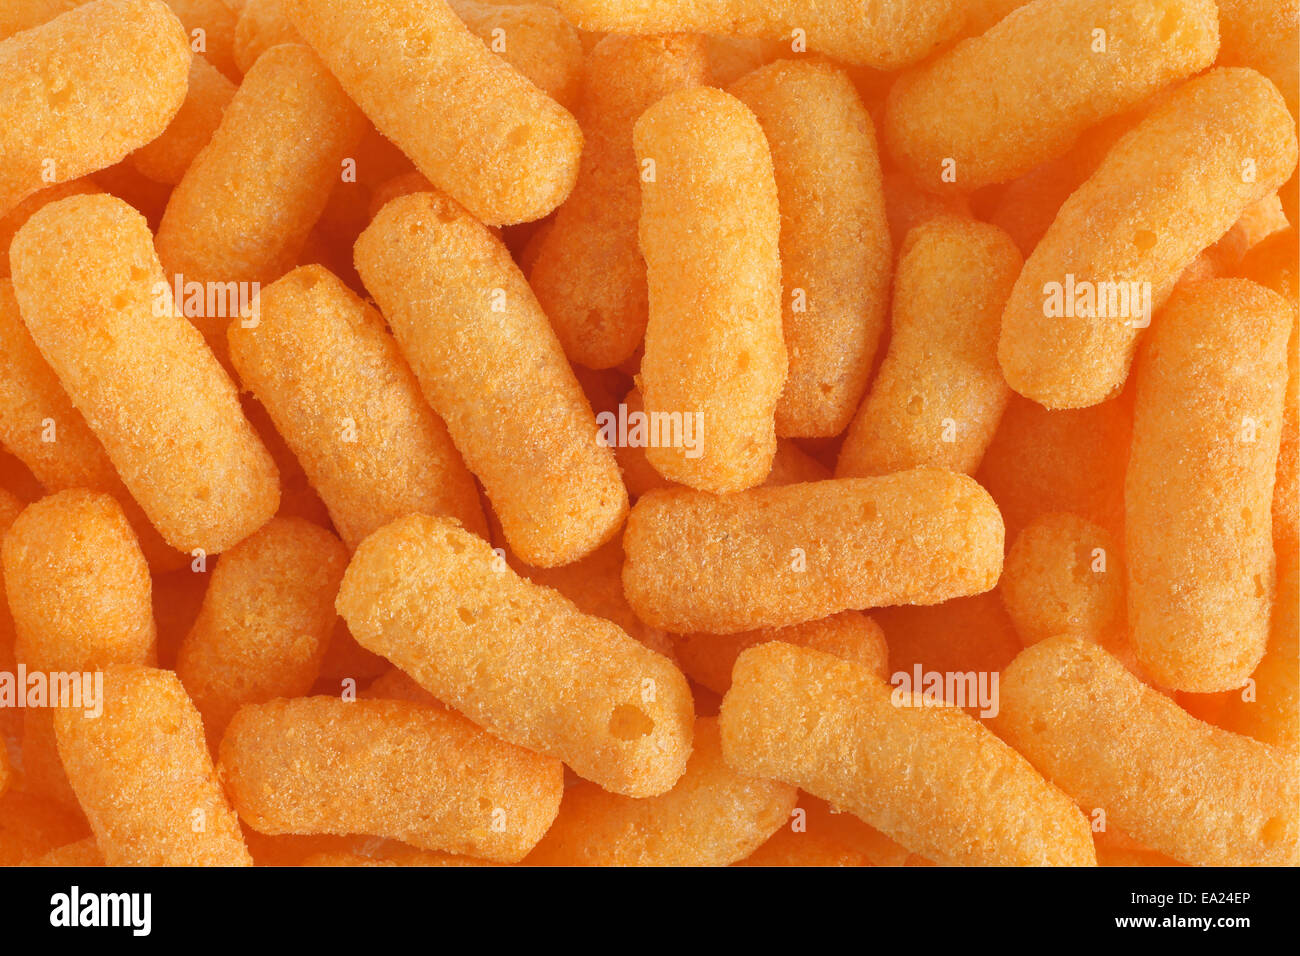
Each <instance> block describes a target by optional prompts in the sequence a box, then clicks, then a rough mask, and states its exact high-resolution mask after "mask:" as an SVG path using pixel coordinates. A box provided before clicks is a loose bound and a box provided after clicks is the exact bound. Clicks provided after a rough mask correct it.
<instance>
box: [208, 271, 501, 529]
mask: <svg viewBox="0 0 1300 956" xmlns="http://www.w3.org/2000/svg"><path fill="white" fill-rule="evenodd" d="M258 318H259V321H258V323H257V324H256V325H255V326H253V327H251V328H249V327H247V326H245V325H244V324H243V323H241V322H233V323H231V325H230V329H229V332H228V333H227V334H228V336H229V341H230V358H231V361H232V362H233V363H234V366H235V369H236V370H237V371H238V373H239V378H240V381H241V382H243V384H244V385H245V386H246V387H248V388H250V389H252V391H253V394H254V395H256V396H257V398H258V399H259V400H260V401H261V402H262V404H263V405H264V406H265V407H266V409H267V412H268V414H269V415H270V417H271V420H272V421H273V422H274V423H275V427H276V430H277V431H278V432H279V434H281V435H283V436H284V440H285V442H286V443H287V444H288V445H289V447H290V448H291V449H292V450H293V453H294V455H295V456H296V458H297V460H298V461H299V462H301V463H302V467H303V470H304V471H305V472H306V474H307V477H308V479H309V480H310V481H311V484H312V486H313V487H314V488H315V489H316V490H317V491H318V492H319V493H320V495H321V498H322V499H323V500H324V502H325V505H326V507H327V508H328V509H329V514H330V518H331V519H332V520H333V522H334V527H335V528H337V529H338V532H339V535H340V537H342V538H343V540H344V541H345V542H346V543H347V545H348V547H349V549H351V548H355V547H356V546H357V545H358V544H360V543H361V541H362V539H363V538H365V536H366V535H368V534H370V532H372V531H374V530H376V529H378V528H380V527H382V526H383V525H385V524H387V523H388V522H389V521H392V520H393V519H394V518H400V517H401V516H402V515H406V514H411V513H412V512H417V511H418V512H424V513H428V514H445V515H450V516H452V517H454V518H458V519H460V521H461V522H462V523H463V524H464V525H465V526H466V527H467V528H469V529H470V530H471V531H473V532H475V533H476V534H481V535H484V536H486V535H487V524H486V522H485V521H484V520H483V511H482V508H481V507H480V505H479V498H478V489H477V488H475V486H474V479H473V477H472V476H471V475H470V473H469V471H468V469H466V467H465V463H464V462H463V461H461V458H460V453H459V452H458V451H456V447H455V446H454V445H453V444H452V441H451V438H450V436H448V434H447V427H446V426H445V425H444V424H443V423H442V421H441V420H440V419H439V418H438V416H437V415H435V414H434V412H433V410H432V409H431V408H429V406H428V404H427V403H426V402H425V400H424V396H423V395H421V394H420V386H419V383H418V382H417V381H416V380H415V376H414V375H413V374H412V372H411V370H410V368H408V367H407V365H406V362H405V361H404V360H403V359H402V356H401V353H400V352H399V351H398V348H397V343H396V342H395V341H394V340H393V337H392V336H391V335H389V334H388V331H387V329H385V327H384V320H383V318H382V317H381V316H380V315H379V313H378V312H376V311H375V310H374V309H373V308H371V307H370V306H368V305H367V304H366V303H364V302H363V301H362V300H361V299H360V298H358V297H357V295H356V294H355V293H354V292H352V290H350V289H349V288H348V287H347V286H345V285H344V284H343V283H342V282H341V281H340V280H339V279H338V278H337V277H336V276H334V275H333V273H331V272H329V271H328V270H327V269H325V268H323V267H321V266H305V267H302V268H299V269H295V270H293V271H292V272H290V273H289V274H288V275H286V276H284V278H282V279H280V280H279V281H277V282H275V283H273V284H272V285H270V286H267V287H266V288H265V289H263V290H262V291H261V297H260V299H259V303H258Z"/></svg>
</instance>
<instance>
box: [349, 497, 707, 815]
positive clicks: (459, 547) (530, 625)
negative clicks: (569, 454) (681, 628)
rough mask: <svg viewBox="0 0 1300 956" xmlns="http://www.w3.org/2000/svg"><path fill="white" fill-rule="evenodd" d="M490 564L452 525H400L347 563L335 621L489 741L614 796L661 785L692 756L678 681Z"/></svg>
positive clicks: (611, 631) (540, 590)
mask: <svg viewBox="0 0 1300 956" xmlns="http://www.w3.org/2000/svg"><path fill="white" fill-rule="evenodd" d="M498 562H499V559H498V558H497V557H496V555H495V554H494V553H493V551H492V549H491V547H490V546H489V545H488V543H487V542H486V541H484V540H482V539H481V538H477V537H475V536H474V535H471V534H469V533H468V532H466V531H464V530H463V529H461V528H460V527H459V526H458V525H457V524H456V523H455V522H453V521H450V520H448V519H446V518H431V517H428V516H426V515H412V516H410V517H407V518H399V519H398V520H397V521H394V522H393V523H392V524H390V525H387V526H386V527H384V528H381V529H380V530H379V531H377V532H375V533H374V534H372V535H371V536H370V537H369V538H367V539H366V540H365V541H364V542H363V543H362V545H361V547H360V548H358V549H357V551H356V554H354V555H353V557H352V563H351V564H349V565H348V570H347V573H346V574H345V575H344V578H343V586H342V588H341V589H340V590H339V596H338V602H337V606H338V609H339V613H340V614H342V615H343V618H344V620H346V621H347V623H348V627H349V628H350V629H351V631H352V634H353V636H355V637H356V639H357V641H358V642H359V643H360V644H361V645H362V646H363V647H365V648H367V649H368V650H371V651H374V652H375V653H376V654H382V655H383V656H384V657H387V658H388V659H389V660H390V661H392V662H393V663H394V664H396V665H397V666H398V667H400V668H402V669H403V670H404V671H406V672H407V673H408V674H410V675H411V676H412V677H414V678H415V679H416V681H417V682H419V684H420V685H421V686H422V687H423V688H424V689H425V690H427V691H428V692H429V693H431V694H433V696H434V697H436V698H438V699H439V700H441V701H443V702H444V703H447V704H450V705H451V706H452V707H455V708H456V709H457V710H459V711H460V712H461V713H463V714H465V715H466V716H468V717H469V718H470V719H472V720H474V721H475V722H476V723H478V724H480V725H481V726H483V727H485V728H486V729H488V730H490V731H491V732H493V733H495V734H497V735H498V736H499V737H501V738H503V739H505V740H509V741H512V742H514V743H517V744H519V745H521V746H525V747H528V748H530V749H533V750H537V751H539V752H541V753H545V754H550V755H552V756H555V757H559V758H560V759H562V760H563V761H564V762H565V763H566V764H568V765H569V766H570V767H571V768H573V770H574V772H575V773H577V774H579V775H581V776H583V777H586V778H587V779H589V780H593V781H595V782H596V783H599V784H600V785H601V786H602V787H604V788H605V789H606V790H611V791H613V792H614V793H622V794H626V795H627V796H633V797H649V796H654V795H655V794H659V793H663V792H665V791H667V790H669V789H671V788H672V786H673V784H674V783H676V782H677V779H678V778H679V777H680V776H681V775H682V772H683V770H684V768H685V765H686V758H687V756H688V754H689V753H690V748H691V726H692V723H691V722H692V704H691V693H690V689H689V687H688V686H687V683H686V678H685V677H683V676H682V674H681V672H680V671H678V670H677V668H675V667H674V666H673V665H672V664H671V663H670V662H669V661H668V660H667V659H666V658H664V657H663V656H662V655H660V654H657V653H655V652H654V651H652V650H650V649H648V648H646V647H643V646H642V645H641V644H639V643H637V642H636V641H634V640H633V639H632V638H630V637H628V635H627V634H625V633H624V632H623V631H622V630H620V629H619V628H618V627H617V626H616V625H614V624H612V623H610V622H609V621H605V620H603V619H601V618H596V617H590V616H588V615H586V614H583V613H582V612H580V611H579V610H578V609H577V608H576V607H574V606H573V604H571V603H570V602H569V601H568V600H567V599H565V598H564V597H562V596H561V595H560V594H558V593H557V592H555V591H552V590H551V589H550V588H545V587H540V586H538V585H536V584H532V583H530V582H528V581H526V580H524V579H523V578H520V577H519V576H518V575H516V574H515V573H514V572H513V571H511V570H509V568H508V567H506V566H505V565H504V562H500V563H498Z"/></svg>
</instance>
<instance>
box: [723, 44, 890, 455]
mask: <svg viewBox="0 0 1300 956" xmlns="http://www.w3.org/2000/svg"><path fill="white" fill-rule="evenodd" d="M730 91H731V93H733V94H734V95H735V96H736V97H738V98H739V99H740V100H741V102H743V103H744V104H745V105H746V106H748V107H749V108H750V109H751V110H753V111H754V115H755V116H757V117H758V122H759V123H760V125H761V126H762V127H763V132H764V134H766V137H767V142H768V146H769V148H770V149H771V152H772V168H773V171H774V173H775V176H776V189H777V195H778V197H779V199H780V210H781V241H780V251H781V284H782V288H783V298H782V305H781V310H782V321H783V326H784V336H785V344H786V348H787V350H788V352H789V364H790V370H789V375H788V376H787V378H786V382H785V391H784V392H782V393H781V399H780V401H779V402H778V403H777V406H776V431H777V434H778V435H782V436H788V437H827V436H830V435H838V434H839V433H840V432H842V431H843V430H844V429H845V427H846V426H847V425H848V423H849V420H850V419H851V418H852V417H853V413H854V411H856V410H857V407H858V403H859V402H860V401H861V399H862V395H863V393H864V392H865V391H866V388H867V377H868V375H869V374H870V372H871V363H872V359H873V358H874V356H875V352H876V344H877V342H878V340H879V338H880V332H881V328H882V327H883V325H884V321H885V310H886V306H887V305H888V299H889V273H890V267H891V265H892V264H893V253H892V250H891V246H890V241H889V227H888V221H887V219H886V217H885V198H884V187H883V185H882V180H881V175H880V159H879V157H878V156H877V153H876V136H875V132H874V130H873V129H872V125H871V117H870V116H868V115H867V111H866V108H865V107H864V106H863V105H862V101H861V100H860V99H858V94H857V91H856V90H855V89H854V88H853V84H852V83H851V82H850V81H849V78H848V76H847V75H846V74H845V73H844V72H843V71H841V70H837V69H836V68H834V67H833V66H831V65H829V64H826V63H816V62H798V61H793V60H781V61H778V62H776V63H773V64H772V65H771V66H766V67H763V68H762V69H760V70H757V71H755V72H754V73H751V74H750V75H748V76H746V77H745V78H744V79H742V80H740V81H739V82H737V83H735V84H733V85H732V86H731V88H730Z"/></svg>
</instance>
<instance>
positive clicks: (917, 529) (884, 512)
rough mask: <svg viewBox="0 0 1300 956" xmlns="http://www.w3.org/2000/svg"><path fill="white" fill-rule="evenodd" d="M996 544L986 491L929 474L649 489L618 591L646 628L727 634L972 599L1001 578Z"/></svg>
mask: <svg viewBox="0 0 1300 956" xmlns="http://www.w3.org/2000/svg"><path fill="white" fill-rule="evenodd" d="M1002 547H1003V542H1002V519H1001V518H1000V517H999V516H998V511H997V507H996V506H995V505H994V504H993V499H992V498H990V497H989V496H988V493H987V492H985V491H984V489H983V488H981V487H979V485H977V484H975V482H974V481H972V480H971V479H970V478H968V477H966V476H965V475H957V474H953V473H951V472H945V471H940V470H938V469H931V468H917V469H914V470H912V471H905V472H899V473H897V474H893V475H884V476H882V477H879V478H844V479H837V480H834V481H817V482H807V483H804V484H798V485H788V486H785V487H782V488H756V489H753V490H751V491H747V492H742V493H740V494H735V495H727V496H723V497H719V496H716V495H708V494H703V493H701V492H693V491H685V490H670V491H654V492H651V493H650V494H648V495H645V496H644V497H643V498H641V500H640V501H638V502H637V503H636V507H635V508H633V509H632V514H631V515H630V517H629V518H628V524H627V531H626V533H625V534H624V536H623V548H624V550H625V551H626V553H627V562H626V564H624V566H623V589H624V591H625V592H626V593H627V600H628V603H629V604H630V605H632V610H634V611H635V612H636V613H637V616H639V617H640V618H641V619H642V620H643V621H645V622H646V623H648V624H651V625H653V626H655V627H660V628H663V629H664V630H666V631H671V632H673V633H677V634H681V633H686V632H689V631H706V632H708V633H711V634H734V633H735V632H736V631H747V630H752V629H754V628H760V627H783V626H785V625H788V624H801V623H803V622H804V621H813V620H817V619H818V618H823V617H829V616H830V615H832V614H835V613H837V612H839V611H845V610H863V609H865V608H872V607H881V606H884V605H889V604H938V603H940V602H942V601H946V600H948V599H950V598H954V597H961V596H963V595H967V594H978V593H980V592H982V591H987V590H989V589H990V588H992V587H993V585H994V584H995V583H996V582H997V578H998V574H999V572H1001V570H1002ZM682 581H690V582H691V587H689V588H683V587H681V582H682Z"/></svg>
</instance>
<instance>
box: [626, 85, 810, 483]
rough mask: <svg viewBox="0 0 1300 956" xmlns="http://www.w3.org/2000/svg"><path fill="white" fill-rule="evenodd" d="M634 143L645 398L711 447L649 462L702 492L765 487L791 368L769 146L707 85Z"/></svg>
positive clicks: (665, 105)
mask: <svg viewBox="0 0 1300 956" xmlns="http://www.w3.org/2000/svg"><path fill="white" fill-rule="evenodd" d="M633 143H634V145H635V147H636V156H637V162H638V164H639V168H641V169H642V170H643V172H642V183H641V190H642V192H641V223H640V243H641V252H642V254H643V255H644V256H645V262H646V280H647V284H648V287H649V294H650V299H649V302H650V313H649V321H648V324H647V325H646V336H645V357H644V358H643V359H642V360H641V375H640V380H639V385H640V387H641V394H642V397H643V398H644V400H645V407H646V411H647V413H648V414H649V415H650V416H652V418H653V417H654V416H656V415H659V416H665V415H666V416H670V417H671V416H679V417H680V420H681V422H682V427H683V435H684V434H685V433H684V428H685V424H686V422H687V421H688V420H689V421H690V422H691V423H692V425H693V426H694V427H695V430H696V433H697V438H699V439H700V441H699V442H698V443H696V447H694V449H692V448H691V447H689V446H688V445H687V444H686V443H685V442H684V441H677V442H673V441H669V442H667V443H664V442H660V443H659V444H658V445H655V446H653V447H649V448H647V449H646V455H647V457H648V458H649V460H650V464H652V465H653V466H654V467H655V469H656V470H657V471H658V472H659V473H660V474H662V475H663V476H664V477H665V478H669V479H671V480H673V481H676V482H680V483H681V484H684V485H689V486H690V487H692V488H698V489H700V490H701V491H711V492H715V493H725V492H733V491H741V490H743V489H745V488H752V487H753V486H755V485H758V484H761V483H762V481H763V479H764V478H765V477H766V476H767V473H768V471H769V470H770V469H771V467H772V456H773V454H774V453H775V452H776V426H775V417H774V416H775V411H776V404H777V401H778V399H779V398H780V396H781V390H782V387H783V386H784V384H785V377H786V367H787V359H786V350H785V344H784V340H783V337H782V331H781V260H780V254H779V248H778V240H779V236H780V215H779V211H778V205H777V192H776V180H775V178H774V174H773V171H772V158H771V154H770V152H769V150H768V146H767V140H766V138H765V137H764V135H763V129H762V127H761V126H759V123H758V120H757V119H756V118H755V117H754V114H753V113H752V112H751V111H750V110H749V108H748V107H746V106H745V105H744V104H743V103H741V102H740V101H739V100H737V99H736V98H735V97H733V96H731V95H729V94H727V93H724V92H722V91H721V90H715V89H712V88H709V87H699V88H696V89H685V90H678V91H677V92H675V93H670V94H668V95H667V96H665V97H664V98H663V99H661V100H660V101H659V102H658V103H656V104H655V105H654V106H652V107H650V109H648V110H646V111H645V113H643V114H642V115H641V118H640V119H639V120H637V122H636V127H635V129H634V131H633ZM651 168H653V176H651V175H650V173H649V170H650V169H651Z"/></svg>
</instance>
